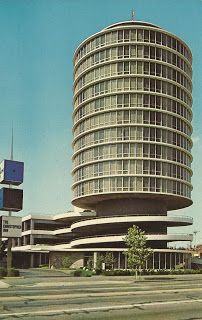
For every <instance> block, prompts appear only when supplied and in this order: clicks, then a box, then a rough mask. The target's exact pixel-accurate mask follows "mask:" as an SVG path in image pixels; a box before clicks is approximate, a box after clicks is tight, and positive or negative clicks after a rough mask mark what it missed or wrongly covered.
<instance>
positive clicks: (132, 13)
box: [131, 9, 135, 21]
mask: <svg viewBox="0 0 202 320" xmlns="http://www.w3.org/2000/svg"><path fill="white" fill-rule="evenodd" d="M131 20H132V21H134V20H135V10H134V9H132V11H131Z"/></svg>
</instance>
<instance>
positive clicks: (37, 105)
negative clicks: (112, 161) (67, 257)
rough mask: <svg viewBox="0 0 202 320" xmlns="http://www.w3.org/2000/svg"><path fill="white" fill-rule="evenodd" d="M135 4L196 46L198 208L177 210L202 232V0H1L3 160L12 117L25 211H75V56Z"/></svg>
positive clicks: (142, 16) (146, 17) (143, 15)
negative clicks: (22, 170) (21, 168)
mask: <svg viewBox="0 0 202 320" xmlns="http://www.w3.org/2000/svg"><path fill="white" fill-rule="evenodd" d="M132 8H134V10H135V12H136V19H137V20H143V21H148V22H151V23H154V24H157V25H159V26H161V27H162V28H165V29H167V30H168V31H170V32H172V33H174V34H176V35H178V36H179V37H181V38H182V39H183V40H184V41H185V42H186V43H187V44H188V45H189V46H190V47H191V49H192V53H193V71H194V77H193V85H194V89H193V99H194V103H193V112H194V119H193V127H194V131H193V140H194V147H193V156H194V161H193V166H192V168H193V170H194V175H193V179H192V182H193V186H194V189H193V193H192V198H193V201H194V205H193V206H192V207H190V208H187V209H182V210H180V211H178V212H176V213H178V214H185V215H191V216H193V217H194V226H193V227H191V228H190V229H189V230H190V231H191V230H202V214H201V211H202V196H201V190H202V166H201V159H202V146H201V139H202V125H201V124H202V107H201V103H200V102H201V101H202V90H201V83H202V61H201V52H202V19H201V16H202V1H201V0H178V1H176V0H102V1H98V0H18V1H16V0H6V1H4V0H0V39H1V41H0V103H1V107H0V110H1V125H0V159H4V158H8V157H9V148H10V147H9V145H10V140H11V123H12V121H13V122H14V135H15V138H14V140H15V149H14V156H15V159H16V160H21V161H24V162H25V180H24V184H23V189H24V210H23V211H22V214H27V213H30V212H32V213H47V214H48V213H59V212H64V211H66V210H68V209H70V208H71V182H72V180H71V155H72V150H71V138H72V133H71V126H72V119H71V113H72V58H73V53H74V50H75V49H76V47H77V46H78V45H79V43H80V42H81V41H83V40H84V39H85V38H86V37H88V36H90V35H91V34H93V33H96V32H98V31H100V30H101V29H103V28H104V27H106V26H107V25H110V24H113V23H115V22H119V21H124V20H129V19H130V15H131V10H132ZM182 230H183V231H184V228H183V229H182ZM183 231H182V232H183ZM197 237H198V240H199V239H200V241H201V242H202V231H201V233H200V234H198V236H197Z"/></svg>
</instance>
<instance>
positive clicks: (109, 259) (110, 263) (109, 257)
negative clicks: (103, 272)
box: [104, 252, 116, 270]
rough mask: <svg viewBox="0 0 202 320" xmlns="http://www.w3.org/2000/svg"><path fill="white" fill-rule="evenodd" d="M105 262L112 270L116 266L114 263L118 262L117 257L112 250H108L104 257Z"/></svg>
mask: <svg viewBox="0 0 202 320" xmlns="http://www.w3.org/2000/svg"><path fill="white" fill-rule="evenodd" d="M104 262H105V264H106V267H107V268H109V269H110V270H111V269H113V268H114V263H116V259H115V258H114V256H113V254H112V252H107V253H106V254H105V257H104Z"/></svg>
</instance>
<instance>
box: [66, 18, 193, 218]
mask: <svg viewBox="0 0 202 320" xmlns="http://www.w3.org/2000/svg"><path fill="white" fill-rule="evenodd" d="M191 64H192V55H191V51H190V49H189V48H188V46H187V45H186V44H185V43H184V42H183V41H182V40H181V39H179V38H178V37H176V36H175V35H173V34H171V33H169V32H167V31H165V30H163V29H161V28H159V27H157V26H155V25H152V24H149V23H145V22H138V21H128V22H127V21H126V22H122V23H117V24H114V25H112V26H110V27H107V28H106V29H104V30H102V31H101V32H99V33H97V34H95V35H93V36H91V37H89V38H88V39H87V40H85V41H84V42H83V43H82V44H81V45H80V46H79V47H78V49H77V50H76V52H75V57H74V98H73V103H74V111H73V120H74V125H73V135H74V140H73V148H74V154H73V179H74V182H73V194H74V195H73V201H72V203H73V204H74V205H76V206H79V207H82V208H85V209H93V210H96V212H97V214H98V215H105V216H107V215H112V213H113V214H115V213H116V214H118V215H119V214H120V215H123V214H124V213H127V214H137V215H138V214H154V213H157V212H158V214H163V215H165V214H166V212H167V210H174V209H179V208H183V207H187V206H189V205H191V204H192V201H191V190H192V185H191V176H192V171H191V161H192V156H191V153H190V152H191V147H192V141H191V133H192V126H191V120H192V110H191V106H192V96H191V92H192V80H191V77H192V67H191ZM114 210H115V211H116V212H114ZM112 211H113V212H112Z"/></svg>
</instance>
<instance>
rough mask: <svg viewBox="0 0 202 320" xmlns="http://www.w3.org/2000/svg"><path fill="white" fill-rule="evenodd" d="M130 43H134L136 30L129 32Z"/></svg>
mask: <svg viewBox="0 0 202 320" xmlns="http://www.w3.org/2000/svg"><path fill="white" fill-rule="evenodd" d="M130 37H131V41H136V30H134V29H133V30H131V32H130Z"/></svg>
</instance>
